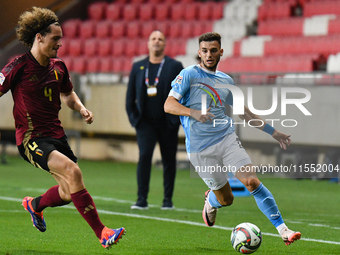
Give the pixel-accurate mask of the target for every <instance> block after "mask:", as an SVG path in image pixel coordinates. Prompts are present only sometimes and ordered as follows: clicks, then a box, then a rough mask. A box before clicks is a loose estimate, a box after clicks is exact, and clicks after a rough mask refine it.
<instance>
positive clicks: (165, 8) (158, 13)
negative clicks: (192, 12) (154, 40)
mask: <svg viewBox="0 0 340 255" xmlns="http://www.w3.org/2000/svg"><path fill="white" fill-rule="evenodd" d="M169 10H170V4H168V3H160V4H157V5H156V6H155V19H156V20H158V21H164V20H167V19H168V18H169Z"/></svg>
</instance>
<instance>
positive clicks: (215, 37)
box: [198, 32, 221, 46]
mask: <svg viewBox="0 0 340 255" xmlns="http://www.w3.org/2000/svg"><path fill="white" fill-rule="evenodd" d="M213 41H217V42H218V43H219V44H220V46H221V35H220V34H219V33H216V32H208V33H205V34H202V35H201V36H200V37H199V38H198V44H200V43H201V42H213Z"/></svg>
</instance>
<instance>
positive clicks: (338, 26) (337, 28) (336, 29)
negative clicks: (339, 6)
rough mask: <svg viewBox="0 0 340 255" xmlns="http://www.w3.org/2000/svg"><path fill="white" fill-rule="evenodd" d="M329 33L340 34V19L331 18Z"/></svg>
mask: <svg viewBox="0 0 340 255" xmlns="http://www.w3.org/2000/svg"><path fill="white" fill-rule="evenodd" d="M328 34H340V19H339V18H338V19H331V20H329V22H328Z"/></svg>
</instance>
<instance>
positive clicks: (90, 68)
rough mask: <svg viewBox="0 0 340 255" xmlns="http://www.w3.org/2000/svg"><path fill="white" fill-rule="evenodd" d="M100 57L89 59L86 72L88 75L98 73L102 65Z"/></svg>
mask: <svg viewBox="0 0 340 255" xmlns="http://www.w3.org/2000/svg"><path fill="white" fill-rule="evenodd" d="M100 60H101V58H100V57H97V56H95V57H90V58H87V65H86V72H87V73H98V72H99V65H100Z"/></svg>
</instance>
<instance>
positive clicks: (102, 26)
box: [94, 20, 112, 38]
mask: <svg viewBox="0 0 340 255" xmlns="http://www.w3.org/2000/svg"><path fill="white" fill-rule="evenodd" d="M111 24H112V22H111V21H109V20H103V21H99V22H97V23H96V25H95V29H94V30H95V31H94V33H95V36H96V37H97V38H106V37H109V36H110V35H111Z"/></svg>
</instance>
